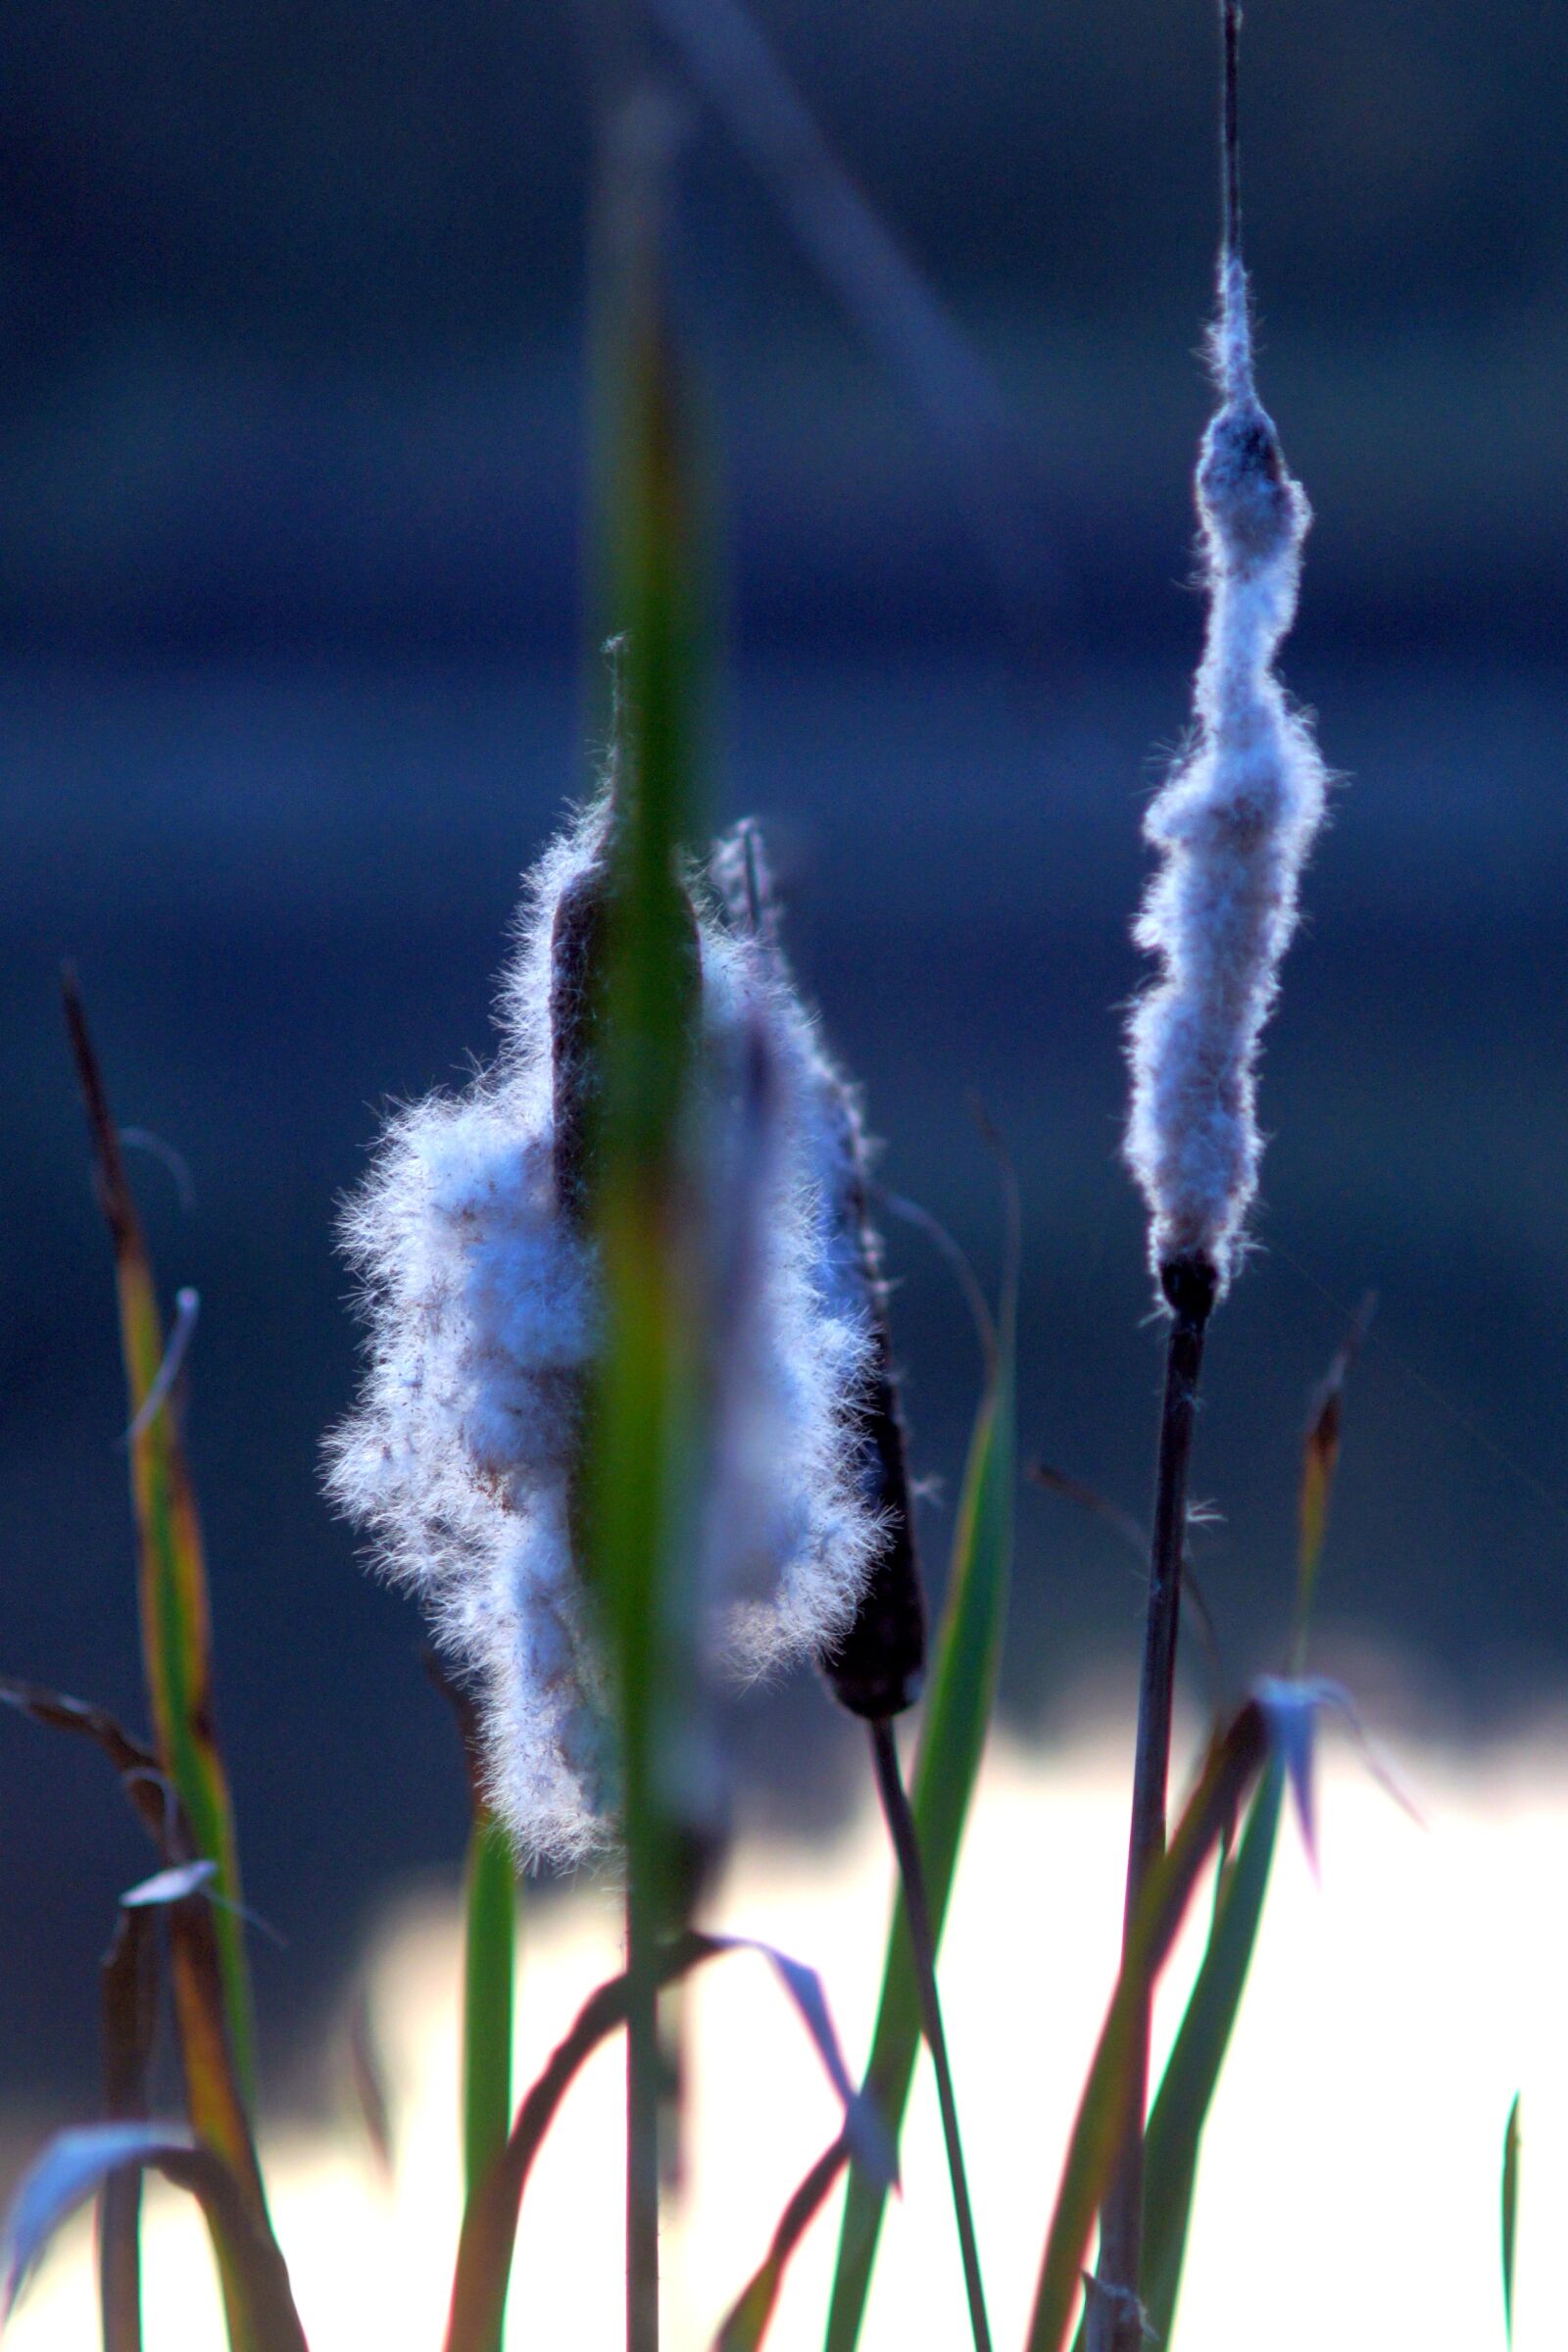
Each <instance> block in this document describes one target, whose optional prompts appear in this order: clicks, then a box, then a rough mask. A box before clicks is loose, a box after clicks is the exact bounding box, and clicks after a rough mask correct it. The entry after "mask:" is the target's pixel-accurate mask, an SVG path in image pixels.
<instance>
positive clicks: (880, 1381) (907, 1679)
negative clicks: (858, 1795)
mask: <svg viewBox="0 0 1568 2352" xmlns="http://www.w3.org/2000/svg"><path fill="white" fill-rule="evenodd" d="M846 1126H847V1129H848V1138H847V1140H848V1143H849V1147H850V1154H851V1165H852V1167H853V1168H854V1171H855V1173H854V1178H853V1181H852V1183H851V1185H850V1186H849V1188H848V1189H847V1193H846V1197H845V1201H844V1215H845V1221H846V1223H847V1224H849V1225H850V1226H851V1228H852V1230H853V1231H854V1234H855V1241H856V1249H857V1252H858V1258H859V1263H860V1271H861V1274H862V1276H863V1278H864V1282H865V1289H866V1296H867V1299H868V1302H869V1305H870V1310H871V1317H872V1342H873V1347H874V1350H875V1353H874V1358H873V1369H872V1375H871V1382H870V1387H869V1391H868V1393H867V1396H866V1398H865V1402H864V1404H863V1405H862V1407H861V1415H860V1418H861V1428H862V1433H863V1438H864V1444H865V1458H864V1467H863V1470H862V1472H861V1493H862V1494H863V1495H864V1496H865V1498H866V1500H867V1501H868V1502H869V1503H870V1504H871V1505H872V1507H873V1509H875V1510H877V1511H878V1512H880V1513H881V1514H882V1517H883V1520H884V1526H885V1532H884V1535H883V1538H882V1542H881V1544H880V1546H879V1548H878V1551H877V1554H876V1558H875V1560H874V1561H873V1563H872V1566H871V1573H870V1575H869V1577H868V1578H867V1580H866V1585H865V1590H864V1592H863V1593H861V1595H860V1599H859V1604H858V1607H857V1609H856V1612H855V1617H854V1621H853V1623H852V1624H851V1626H850V1628H849V1631H848V1632H847V1633H846V1634H845V1636H844V1638H843V1640H842V1641H841V1642H839V1644H838V1647H837V1648H836V1649H835V1650H834V1651H833V1653H832V1655H831V1656H830V1657H828V1658H825V1659H824V1660H823V1665H822V1671H823V1673H824V1674H825V1675H826V1676H827V1679H828V1682H829V1683H830V1685H831V1686H832V1690H833V1694H834V1696H835V1697H836V1698H837V1700H838V1701H839V1704H840V1705H841V1706H844V1707H848V1709H849V1711H850V1713H851V1714H852V1715H861V1716H864V1717H865V1718H866V1719H867V1720H868V1721H870V1722H872V1723H885V1722H890V1721H891V1720H892V1718H893V1717H894V1716H895V1715H902V1714H903V1713H904V1711H905V1709H906V1708H907V1707H911V1706H913V1704H914V1702H915V1700H916V1699H917V1698H918V1697H919V1695H920V1685H921V1683H922V1681H923V1680H924V1677H925V1593H924V1590H923V1588H922V1585H921V1582H920V1558H919V1553H918V1552H917V1551H916V1549H915V1542H914V1514H913V1511H912V1509H911V1507H910V1495H909V1459H908V1446H907V1441H906V1438H905V1432H904V1415H903V1412H902V1411H901V1409H900V1405H899V1387H898V1380H897V1377H896V1376H895V1373H894V1370H893V1341H892V1336H891V1334H890V1333H889V1330H888V1319H887V1287H886V1285H885V1283H884V1282H883V1279H882V1266H881V1256H880V1251H879V1249H878V1245H877V1237H876V1235H875V1233H874V1231H873V1229H872V1227H871V1224H870V1220H869V1218H868V1217H867V1215H866V1209H865V1193H864V1188H863V1184H862V1181H861V1177H860V1171H859V1139H858V1132H857V1128H856V1123H855V1120H854V1117H853V1115H851V1114H850V1113H849V1112H848V1110H847V1111H846Z"/></svg>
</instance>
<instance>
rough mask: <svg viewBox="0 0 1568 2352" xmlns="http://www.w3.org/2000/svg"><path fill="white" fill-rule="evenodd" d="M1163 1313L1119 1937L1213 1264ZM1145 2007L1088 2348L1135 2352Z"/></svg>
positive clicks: (1146, 1825)
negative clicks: (1167, 1318) (1166, 1316)
mask: <svg viewBox="0 0 1568 2352" xmlns="http://www.w3.org/2000/svg"><path fill="white" fill-rule="evenodd" d="M1163 1280H1164V1288H1165V1294H1166V1298H1167V1300H1168V1302H1169V1305H1170V1309H1171V1316H1172V1321H1171V1326H1170V1336H1169V1339H1168V1342H1167V1344H1166V1350H1165V1391H1164V1397H1163V1400H1162V1403H1161V1406H1160V1421H1159V1458H1158V1464H1157V1467H1156V1470H1155V1474H1154V1529H1153V1536H1152V1542H1151V1547H1150V1575H1149V1614H1148V1619H1147V1623H1146V1626H1145V1632H1144V1670H1143V1680H1142V1683H1141V1685H1140V1688H1139V1693H1138V1744H1137V1749H1136V1751H1135V1754H1134V1759H1133V1800H1132V1829H1131V1834H1130V1836H1129V1838H1128V1846H1127V1899H1126V1908H1125V1912H1124V1915H1123V1923H1122V1934H1123V1939H1124V1943H1125V1939H1126V1937H1127V1936H1130V1935H1131V1933H1132V1925H1133V1921H1134V1918H1135V1916H1136V1914H1137V1911H1138V1906H1139V1903H1140V1902H1141V1900H1142V1898H1143V1894H1144V1889H1145V1887H1147V1886H1148V1884H1149V1879H1150V1874H1151V1872H1152V1871H1153V1870H1154V1869H1155V1868H1157V1866H1158V1864H1159V1862H1160V1859H1161V1857H1162V1856H1163V1854H1164V1851H1165V1789H1166V1782H1167V1779H1168V1777H1169V1771H1170V1731H1171V1705H1172V1698H1173V1694H1174V1691H1175V1679H1176V1635H1177V1629H1178V1625H1179V1621H1180V1616H1181V1582H1182V1553H1183V1550H1184V1548H1185V1545H1184V1539H1185V1536H1186V1532H1187V1474H1188V1466H1189V1464H1190V1462H1191V1459H1192V1450H1193V1429H1194V1424H1195V1422H1196V1420H1197V1416H1198V1383H1199V1376H1200V1373H1201V1370H1202V1363H1203V1338H1204V1334H1205V1332H1206V1330H1207V1328H1208V1318H1209V1314H1210V1312H1211V1310H1212V1308H1213V1304H1214V1296H1215V1281H1214V1273H1213V1269H1212V1268H1211V1267H1209V1266H1207V1265H1205V1264H1204V1263H1203V1262H1202V1261H1201V1260H1198V1261H1183V1262H1180V1263H1178V1264H1177V1265H1174V1266H1171V1267H1169V1268H1167V1269H1166V1271H1165V1274H1164V1277H1163ZM1149 2027H1150V2012H1149V2004H1148V2002H1147V2001H1146V2002H1145V2003H1144V2004H1143V2005H1142V2007H1141V2008H1140V2009H1139V2010H1138V2012H1137V2013H1136V2014H1135V2016H1134V2018H1133V2020H1132V2033H1131V2040H1132V2058H1131V2063H1130V2066H1129V2070H1128V2071H1129V2090H1128V2106H1129V2110H1130V2112H1129V2115H1128V2119H1127V2125H1126V2132H1125V2139H1124V2142H1123V2147H1122V2151H1121V2155H1120V2158H1119V2160H1118V2163H1117V2167H1116V2172H1115V2176H1114V2179H1113V2180H1112V2183H1111V2188H1110V2193H1109V2195H1108V2196H1107V2197H1106V2200H1105V2205H1104V2210H1103V2214H1102V2216H1101V2229H1100V2269H1099V2273H1098V2277H1097V2279H1096V2289H1097V2291H1096V2292H1094V2293H1093V2294H1092V2296H1091V2303H1090V2344H1091V2347H1092V2352H1136V2347H1137V2346H1138V2344H1139V2343H1140V2341H1141V2337H1142V2331H1143V2315H1142V2307H1141V2305H1140V2303H1139V2300H1138V2282H1139V2272H1140V2268H1141V2264H1142V2256H1143V2235H1144V2109H1145V2105H1146V2103H1147V2099H1148V2093H1149Z"/></svg>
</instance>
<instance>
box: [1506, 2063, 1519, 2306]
mask: <svg viewBox="0 0 1568 2352" xmlns="http://www.w3.org/2000/svg"><path fill="white" fill-rule="evenodd" d="M1520 2147H1521V2141H1520V2136H1519V2093H1518V2092H1517V2091H1515V2092H1514V2094H1513V2104H1512V2106H1511V2107H1510V2108H1509V2110H1508V2122H1507V2125H1506V2127H1505V2129H1504V2131H1503V2134H1502V2314H1503V2322H1504V2325H1505V2327H1506V2328H1507V2333H1508V2341H1509V2343H1510V2344H1511V2343H1512V2342H1513V2268H1514V2255H1515V2252H1516V2251H1517V2247H1518V2236H1519V2152H1520Z"/></svg>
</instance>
